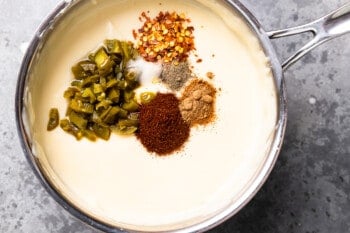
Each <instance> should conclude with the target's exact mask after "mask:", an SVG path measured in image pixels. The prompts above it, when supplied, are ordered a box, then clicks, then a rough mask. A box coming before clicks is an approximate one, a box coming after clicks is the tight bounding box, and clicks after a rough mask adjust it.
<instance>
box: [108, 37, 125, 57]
mask: <svg viewBox="0 0 350 233" xmlns="http://www.w3.org/2000/svg"><path fill="white" fill-rule="evenodd" d="M105 45H106V47H107V51H108V53H114V54H122V53H123V51H122V48H121V47H120V42H119V40H105Z"/></svg>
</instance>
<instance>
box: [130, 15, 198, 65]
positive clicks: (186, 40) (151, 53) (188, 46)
mask: <svg viewBox="0 0 350 233" xmlns="http://www.w3.org/2000/svg"><path fill="white" fill-rule="evenodd" d="M141 18H142V19H143V20H144V24H143V26H142V27H141V28H140V29H139V30H138V33H137V35H136V37H137V45H136V47H137V50H138V51H139V54H140V55H141V56H142V57H143V58H144V59H145V60H146V61H150V62H156V61H159V60H162V61H163V62H171V61H174V60H175V61H185V60H186V58H187V57H188V55H189V52H191V51H192V50H195V46H194V36H193V31H194V27H192V26H189V25H188V24H189V23H190V22H191V20H190V19H188V18H186V16H185V14H177V13H176V12H172V13H170V12H162V11H161V12H159V14H158V15H157V16H156V17H155V18H154V19H151V18H150V17H149V16H148V15H147V14H146V13H145V12H142V13H141Z"/></svg>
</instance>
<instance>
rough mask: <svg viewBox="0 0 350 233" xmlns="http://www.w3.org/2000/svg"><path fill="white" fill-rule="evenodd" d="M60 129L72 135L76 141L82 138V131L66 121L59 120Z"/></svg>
mask: <svg viewBox="0 0 350 233" xmlns="http://www.w3.org/2000/svg"><path fill="white" fill-rule="evenodd" d="M60 127H61V128H62V129H63V130H64V131H66V132H67V133H70V134H72V135H73V136H74V137H75V138H76V139H77V140H80V139H81V138H82V137H83V133H82V131H81V130H80V129H79V128H78V127H76V126H75V125H74V124H72V123H71V122H69V120H68V119H63V120H61V121H60Z"/></svg>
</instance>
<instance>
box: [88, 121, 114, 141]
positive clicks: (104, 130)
mask: <svg viewBox="0 0 350 233" xmlns="http://www.w3.org/2000/svg"><path fill="white" fill-rule="evenodd" d="M92 130H93V131H94V133H95V134H96V136H97V137H99V138H102V139H104V140H108V139H109V137H110V135H111V131H110V129H109V128H108V127H104V126H102V125H100V124H96V123H95V124H93V125H92Z"/></svg>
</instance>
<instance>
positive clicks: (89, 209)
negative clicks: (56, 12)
mask: <svg viewBox="0 0 350 233" xmlns="http://www.w3.org/2000/svg"><path fill="white" fill-rule="evenodd" d="M82 2H83V3H81V4H80V7H79V8H76V9H75V11H74V13H72V14H69V15H67V16H66V17H65V19H64V20H63V21H62V22H61V23H60V24H59V25H58V26H56V27H55V30H54V31H53V32H52V34H51V35H50V37H49V38H48V41H47V42H46V43H45V44H44V47H43V49H42V51H41V54H40V56H39V57H38V59H37V60H36V62H35V64H34V66H33V67H34V68H33V70H32V72H31V75H30V76H31V79H30V82H29V84H28V87H29V90H28V96H27V98H26V99H28V100H30V101H28V102H27V114H28V117H29V119H28V124H29V126H28V127H29V128H31V138H32V139H33V144H34V145H33V148H34V150H35V151H34V153H35V155H36V156H37V157H38V158H39V161H40V163H41V165H42V167H43V170H44V173H45V175H46V176H47V177H49V179H50V180H51V181H52V183H53V184H54V186H55V188H56V189H57V190H59V192H60V193H62V195H63V196H64V197H65V198H67V199H68V200H69V201H71V202H72V203H74V205H75V206H77V207H78V208H80V209H81V210H82V211H84V212H85V213H87V214H88V215H90V216H93V217H95V218H97V219H99V220H101V221H105V222H107V223H109V224H112V225H113V224H116V225H118V226H122V227H126V228H132V229H134V230H145V229H148V230H151V231H155V230H165V229H167V230H169V229H174V228H178V227H184V226H187V225H191V224H194V223H198V222H200V221H203V220H205V219H207V218H209V217H211V216H213V215H214V214H216V213H218V212H220V211H221V210H222V209H225V207H226V206H227V205H229V204H231V203H232V202H234V201H235V200H236V199H237V198H238V197H239V195H241V193H242V192H243V191H244V189H245V187H247V185H249V182H251V180H252V179H254V176H255V175H256V174H257V173H258V172H259V170H260V169H261V167H262V165H263V164H264V161H265V159H266V157H267V152H268V151H269V148H270V144H271V140H272V138H273V137H272V136H273V133H274V128H275V125H276V118H277V98H276V90H275V86H274V81H273V78H272V75H271V72H270V69H269V67H268V60H267V58H266V57H265V55H264V53H263V52H262V50H261V48H260V46H259V43H258V40H257V39H256V38H255V36H254V35H253V34H252V33H251V32H250V30H249V28H248V27H247V26H246V25H245V24H244V22H243V21H242V20H241V19H239V18H238V17H236V16H234V15H233V14H232V12H231V11H230V10H228V9H227V8H225V7H224V6H222V5H220V4H218V3H216V1H209V0H208V1H204V0H200V1H195V0H193V1H180V0H159V1H151V0H130V1H118V0H105V1H102V0H99V1H82ZM200 2H202V3H203V5H202V3H200ZM159 3H162V4H159ZM147 10H149V11H150V15H151V16H155V15H156V14H157V13H158V12H159V11H160V10H169V11H173V10H176V11H177V12H179V13H181V12H184V13H185V14H186V15H187V16H188V17H190V18H191V20H192V23H191V24H192V25H193V26H194V27H195V32H194V33H195V40H196V41H195V44H196V48H197V51H196V53H197V54H198V55H199V57H200V58H201V59H202V60H203V62H202V63H198V64H197V63H196V62H195V60H196V59H197V58H196V57H194V56H191V61H192V64H194V65H195V69H194V71H195V73H196V74H197V76H199V77H205V74H206V73H207V72H208V71H210V72H213V73H214V74H215V78H214V80H212V81H211V82H212V83H213V85H214V86H215V87H217V88H218V89H219V88H220V89H221V91H219V92H218V96H217V106H216V110H217V119H216V121H215V122H214V123H213V124H211V125H209V126H207V127H198V128H193V129H192V131H191V136H190V139H189V141H188V142H187V143H186V144H185V147H184V149H183V151H179V152H177V153H174V154H173V155H171V156H167V157H157V156H155V155H152V154H149V153H148V152H147V151H146V150H145V149H144V148H143V147H142V145H141V143H140V142H139V141H138V140H137V139H136V138H135V137H121V136H118V135H112V136H111V139H110V140H109V141H103V140H99V141H98V142H95V143H93V142H90V141H88V140H85V139H84V140H82V141H76V140H75V138H74V137H72V136H71V135H68V134H66V133H65V132H63V131H62V130H61V129H56V130H55V131H53V132H47V131H46V124H47V120H48V112H49V109H50V108H51V107H57V108H58V109H59V112H60V114H61V116H63V115H64V113H65V110H66V107H67V103H66V101H65V99H64V98H63V96H62V94H63V92H64V90H65V89H66V88H67V87H68V85H69V83H70V81H71V79H72V74H71V71H70V67H71V66H72V65H73V64H74V63H75V62H77V61H78V60H79V59H81V58H83V57H84V56H86V55H87V52H88V51H92V50H93V49H95V48H96V46H97V45H98V44H100V43H101V42H102V41H103V40H104V39H106V37H108V38H117V39H122V40H123V39H126V40H133V37H132V31H131V30H132V29H137V28H139V27H140V26H141V25H142V24H141V23H140V22H139V20H138V17H139V15H140V13H141V12H142V11H147ZM213 55H214V56H213Z"/></svg>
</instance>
